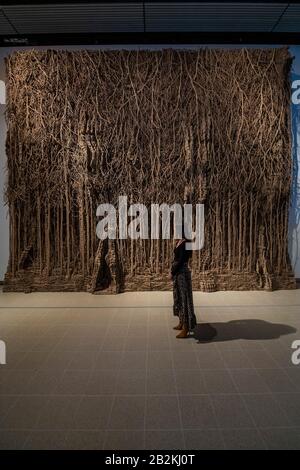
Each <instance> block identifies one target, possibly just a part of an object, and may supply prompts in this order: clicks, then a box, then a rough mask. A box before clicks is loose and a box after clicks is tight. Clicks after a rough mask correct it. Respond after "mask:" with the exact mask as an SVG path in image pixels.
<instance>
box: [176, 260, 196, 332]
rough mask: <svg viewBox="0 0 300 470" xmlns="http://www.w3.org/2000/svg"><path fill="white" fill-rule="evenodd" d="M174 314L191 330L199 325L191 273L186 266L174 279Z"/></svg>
mask: <svg viewBox="0 0 300 470" xmlns="http://www.w3.org/2000/svg"><path fill="white" fill-rule="evenodd" d="M173 299H174V305H173V314H174V315H176V316H178V317H179V321H180V322H181V323H183V324H185V325H187V326H188V329H189V330H192V329H193V328H195V326H196V324H197V320H196V316H195V312H194V303H193V290H192V277H191V272H190V270H189V268H188V267H187V266H184V267H183V268H181V269H180V271H179V272H178V273H177V274H175V276H174V278H173Z"/></svg>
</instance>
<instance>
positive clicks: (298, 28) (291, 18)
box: [274, 5, 300, 33]
mask: <svg viewBox="0 0 300 470" xmlns="http://www.w3.org/2000/svg"><path fill="white" fill-rule="evenodd" d="M274 31H276V32H294V33H296V32H300V5H289V6H288V8H287V9H286V11H285V13H284V15H283V16H282V18H281V19H280V21H279V23H278V25H277V26H276V27H275V28H274Z"/></svg>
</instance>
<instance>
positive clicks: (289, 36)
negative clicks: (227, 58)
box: [0, 0, 300, 46]
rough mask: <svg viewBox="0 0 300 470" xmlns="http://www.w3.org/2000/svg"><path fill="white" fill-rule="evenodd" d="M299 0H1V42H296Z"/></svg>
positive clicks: (16, 43) (13, 43) (298, 28)
mask: <svg viewBox="0 0 300 470" xmlns="http://www.w3.org/2000/svg"><path fill="white" fill-rule="evenodd" d="M0 1H1V0H0ZM299 36H300V4H299V2H290V3H287V2H278V1H266V0H265V1H264V2H260V1H252V2H245V1H239V2H238V1H231V2H220V1H219V2H216V1H192V2H190V1H183V0H181V1H165V2H162V1H155V0H152V1H147V2H141V1H128V0H127V1H120V0H119V1H106V2H104V1H98V2H86V3H84V2H82V1H81V2H76V1H74V0H73V1H72V2H70V1H68V0H65V1H64V2H51V3H49V4H45V3H42V2H37V1H31V2H30V4H28V3H27V2H25V1H22V0H19V1H18V2H6V4H4V5H0V45H2V46H8V45H12V46H14V45H21V44H24V45H26V44H29V45H30V44H35V45H37V44H87V43H91V44H94V43H95V44H99V43H122V42H123V43H135V42H136V43H145V42H150V43H152V42H154V43H159V42H171V43H172V42H176V43H178V42H179V43H180V42H182V43H186V42H188V43H198V42H215V43H216V42H254V43H257V42H258V41H260V42H269V43H272V42H275V43H278V42H280V43H281V42H286V43H299V42H300V41H299Z"/></svg>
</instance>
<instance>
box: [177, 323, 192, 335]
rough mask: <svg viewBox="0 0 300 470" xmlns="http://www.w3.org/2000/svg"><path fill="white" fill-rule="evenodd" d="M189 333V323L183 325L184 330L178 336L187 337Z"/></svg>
mask: <svg viewBox="0 0 300 470" xmlns="http://www.w3.org/2000/svg"><path fill="white" fill-rule="evenodd" d="M188 335H189V329H188V327H187V325H183V328H182V331H181V332H180V333H178V335H176V338H187V337H188Z"/></svg>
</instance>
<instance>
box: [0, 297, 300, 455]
mask: <svg viewBox="0 0 300 470" xmlns="http://www.w3.org/2000/svg"><path fill="white" fill-rule="evenodd" d="M194 303H195V305H196V313H197V318H198V322H199V324H198V327H197V329H196V332H195V336H192V337H190V338H189V339H186V340H182V339H181V340H178V339H176V338H175V335H176V332H175V331H174V330H173V329H172V326H173V325H174V324H175V323H176V319H175V318H174V317H173V315H172V308H171V305H172V294H171V293H170V292H151V293H126V294H121V295H118V296H92V295H90V294H86V293H75V294H74V293H70V294H67V293H57V294H11V293H10V294H3V293H2V294H0V339H2V340H4V341H5V342H6V347H7V364H6V365H1V366H0V448H4V449H13V448H17V449H21V448H22V449H23V448H24V449H47V448H50V449H56V448H64V449H81V448H84V449H89V448H92V449H116V450H118V449H141V448H146V449H223V448H225V449H267V448H269V449H273V448H275V449H279V448H284V449H286V448H292V449H296V448H297V449H300V365H299V366H294V365H293V364H292V361H291V354H292V349H291V344H292V342H293V340H295V339H299V340H300V308H299V307H300V290H297V291H277V292H272V293H269V292H241V293H238V292H218V293H213V294H206V293H194Z"/></svg>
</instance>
